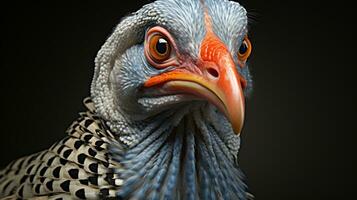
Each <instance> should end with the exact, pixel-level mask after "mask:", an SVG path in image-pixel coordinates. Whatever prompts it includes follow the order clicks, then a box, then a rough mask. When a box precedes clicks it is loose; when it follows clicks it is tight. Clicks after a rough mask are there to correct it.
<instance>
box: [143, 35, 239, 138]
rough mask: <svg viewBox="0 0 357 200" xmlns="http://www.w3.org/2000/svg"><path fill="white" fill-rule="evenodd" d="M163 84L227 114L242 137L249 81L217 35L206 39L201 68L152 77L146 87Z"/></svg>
mask: <svg viewBox="0 0 357 200" xmlns="http://www.w3.org/2000/svg"><path fill="white" fill-rule="evenodd" d="M193 68H195V69H193ZM159 84H160V85H161V86H162V87H163V88H164V89H166V90H169V91H173V92H184V93H189V94H193V95H195V96H198V97H200V98H204V99H207V100H208V101H209V102H211V103H212V104H214V105H215V106H217V107H218V109H219V110H221V112H223V113H224V114H225V115H226V117H227V118H228V119H229V121H230V122H231V124H232V128H233V130H234V132H235V133H236V134H240V132H241V130H242V127H243V123H244V110H245V109H244V107H245V106H244V95H243V87H245V80H244V79H243V78H242V77H241V75H240V74H239V73H238V72H237V69H236V65H235V63H234V61H233V58H232V56H231V54H230V52H229V51H228V50H227V48H226V47H225V45H224V44H223V42H221V41H220V40H219V39H218V38H217V37H216V36H215V35H213V34H211V35H207V36H206V38H205V39H204V40H203V42H202V46H201V51H200V61H199V62H198V64H197V65H195V66H194V67H192V66H191V67H188V66H187V67H183V66H182V67H179V68H177V69H175V70H173V71H170V72H166V73H163V74H160V75H157V76H154V77H151V78H150V79H148V80H147V81H146V82H145V84H144V86H145V87H152V86H156V85H159Z"/></svg>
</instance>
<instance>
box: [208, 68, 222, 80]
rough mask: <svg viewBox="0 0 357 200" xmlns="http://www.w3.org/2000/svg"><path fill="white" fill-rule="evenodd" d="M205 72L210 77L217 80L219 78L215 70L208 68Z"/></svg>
mask: <svg viewBox="0 0 357 200" xmlns="http://www.w3.org/2000/svg"><path fill="white" fill-rule="evenodd" d="M207 72H208V73H209V74H211V75H212V76H213V77H215V78H218V76H219V74H218V72H217V70H215V69H213V68H208V69H207Z"/></svg>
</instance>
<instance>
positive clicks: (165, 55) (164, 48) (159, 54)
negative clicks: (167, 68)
mask: <svg viewBox="0 0 357 200" xmlns="http://www.w3.org/2000/svg"><path fill="white" fill-rule="evenodd" d="M149 53H150V57H151V58H152V59H153V60H154V61H156V62H159V63H161V62H164V61H166V60H167V59H169V58H170V56H171V46H170V43H169V42H168V39H167V38H165V37H164V36H163V35H160V34H156V35H153V36H152V37H150V39H149Z"/></svg>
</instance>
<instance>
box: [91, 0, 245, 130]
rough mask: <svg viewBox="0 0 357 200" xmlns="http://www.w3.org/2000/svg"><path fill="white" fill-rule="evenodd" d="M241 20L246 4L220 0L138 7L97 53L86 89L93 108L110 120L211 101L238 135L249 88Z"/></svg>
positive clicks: (162, 0)
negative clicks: (93, 69)
mask: <svg viewBox="0 0 357 200" xmlns="http://www.w3.org/2000/svg"><path fill="white" fill-rule="evenodd" d="M247 21H248V20H247V15H246V11H245V9H244V8H243V7H242V6H241V5H239V4H238V3H236V2H230V1H226V0H202V1H200V0H183V1H181V0H180V1H179V0H158V1H155V2H153V3H151V4H147V5H145V6H144V7H143V8H142V9H140V10H139V11H137V12H135V13H133V14H132V15H130V16H128V17H126V18H125V19H124V20H122V22H121V23H120V24H119V25H118V26H117V27H116V29H115V30H114V32H113V34H112V35H111V36H110V37H109V38H108V40H107V41H106V43H105V44H104V45H103V47H102V49H101V50H100V51H99V53H98V56H97V58H96V69H95V74H94V79H93V82H92V90H91V92H92V97H93V99H94V102H95V103H96V107H97V112H99V113H100V114H102V115H103V117H104V118H106V119H107V120H108V121H113V124H115V121H120V120H123V119H119V118H120V117H121V118H125V120H126V121H131V122H133V121H143V120H147V119H149V118H150V117H152V116H155V115H158V114H160V113H163V112H166V111H168V110H171V111H175V112H176V111H177V110H178V109H179V110H180V109H183V108H187V107H190V108H192V109H195V108H197V107H201V108H205V107H212V105H213V107H214V108H217V109H218V110H219V112H221V113H222V114H223V115H224V118H226V119H227V120H228V121H229V122H230V125H231V127H232V129H233V130H234V132H235V133H236V134H239V133H240V132H241V130H242V127H243V122H244V110H245V109H244V107H245V106H244V104H245V103H244V99H245V98H244V95H245V92H246V91H248V90H249V89H250V88H251V79H250V76H249V70H248V66H247V59H248V57H249V55H250V52H251V43H250V42H249V39H248V36H247ZM207 102H208V104H207ZM214 108H213V109H214ZM188 110H190V109H188Z"/></svg>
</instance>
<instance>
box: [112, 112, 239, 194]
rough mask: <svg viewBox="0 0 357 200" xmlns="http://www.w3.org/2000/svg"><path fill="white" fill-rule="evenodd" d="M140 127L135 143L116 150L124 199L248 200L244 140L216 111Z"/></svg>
mask: <svg viewBox="0 0 357 200" xmlns="http://www.w3.org/2000/svg"><path fill="white" fill-rule="evenodd" d="M137 125H138V127H136V128H132V130H137V131H139V132H137V133H135V134H134V135H135V137H136V138H137V139H135V140H131V141H134V142H132V143H130V144H128V145H124V146H125V148H123V147H118V146H114V145H113V147H112V148H111V150H112V155H113V157H114V159H116V160H118V161H119V162H120V163H121V164H122V166H123V169H120V170H118V171H117V172H116V173H117V174H118V175H119V176H120V177H121V178H122V179H123V180H124V185H123V186H122V187H121V188H120V189H119V191H118V193H119V194H120V196H121V197H124V198H127V197H134V199H146V198H149V199H162V198H165V197H170V198H172V199H216V198H222V197H223V199H246V192H245V190H246V186H245V184H244V182H243V174H242V172H241V171H240V169H239V167H238V164H237V153H238V149H239V142H240V140H239V137H238V136H236V135H235V134H234V133H233V131H232V130H231V127H230V126H229V123H228V122H227V120H226V119H225V118H224V116H222V115H221V114H220V113H219V112H217V111H216V110H215V109H213V108H212V107H211V106H206V107H199V108H198V109H194V110H192V109H191V108H187V109H180V110H175V111H171V112H166V113H162V114H160V115H158V116H157V117H154V118H152V119H150V120H146V121H145V122H141V123H137ZM122 140H123V139H122Z"/></svg>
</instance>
